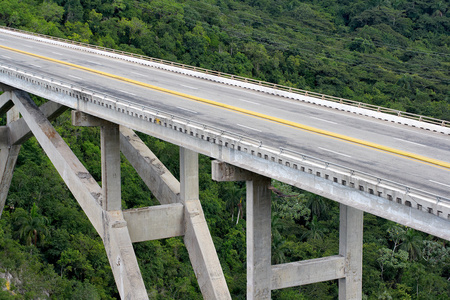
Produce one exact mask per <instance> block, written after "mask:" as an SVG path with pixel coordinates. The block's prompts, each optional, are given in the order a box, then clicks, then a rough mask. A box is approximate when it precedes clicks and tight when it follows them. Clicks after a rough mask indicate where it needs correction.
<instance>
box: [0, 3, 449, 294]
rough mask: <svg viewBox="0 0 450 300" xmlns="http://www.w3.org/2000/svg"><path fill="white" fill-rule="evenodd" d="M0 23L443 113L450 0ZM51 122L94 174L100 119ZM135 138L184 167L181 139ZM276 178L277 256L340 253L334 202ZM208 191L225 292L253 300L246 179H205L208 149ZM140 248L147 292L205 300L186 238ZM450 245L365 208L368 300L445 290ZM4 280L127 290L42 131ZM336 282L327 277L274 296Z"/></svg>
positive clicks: (53, 13) (21, 164) (60, 16)
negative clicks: (44, 144)
mask: <svg viewBox="0 0 450 300" xmlns="http://www.w3.org/2000/svg"><path fill="white" fill-rule="evenodd" d="M0 25H4V26H9V27H14V28H20V29H24V30H28V31H33V32H38V33H43V34H48V35H52V36H58V37H62V38H68V39H73V40H77V41H81V42H86V43H92V44H97V45H101V46H105V47H109V48H115V49H120V50H124V51H129V52H134V53H140V54H145V55H148V56H153V57H157V58H162V59H167V60H172V61H177V62H182V63H185V64H190V65H195V66H201V67H204V68H209V69H214V70H217V71H222V72H227V73H232V74H236V75H242V76H248V77H252V78H257V79H261V80H266V81H270V82H274V83H279V84H284V85H288V86H292V87H297V88H301V89H306V90H311V91H316V92H322V93H325V94H330V95H333V96H339V97H345V98H349V99H352V100H357V101H363V102H367V103H372V104H377V105H383V106H386V107H392V108H395V109H400V110H404V111H408V112H413V113H419V114H424V115H429V116H432V117H436V118H441V119H445V120H450V85H449V83H450V51H449V50H450V34H449V33H450V1H448V0H447V1H434V0H433V1H423V0H420V1H405V0H391V1H382V0H369V1H362V0H355V1H347V0H341V1H336V0H312V1H298V0H277V1H275V0H258V1H256V0H247V1H233V0H203V1H193V0H185V1H182V0H180V1H174V0H154V1H150V0H145V1H136V0H54V1H52V0H1V1H0ZM35 100H36V102H38V103H41V102H42V101H43V100H42V99H39V98H37V97H35ZM1 117H3V119H4V116H1ZM54 126H55V127H56V129H57V130H58V132H59V133H60V134H61V135H62V136H63V138H64V139H65V141H66V142H67V143H68V144H69V146H70V147H71V148H72V150H73V151H74V153H75V154H76V155H77V156H78V157H79V159H80V160H81V161H82V162H83V164H84V165H85V166H86V168H87V169H88V170H89V171H90V172H91V174H92V175H93V176H94V178H95V179H96V180H97V181H99V182H100V181H101V180H100V179H101V166H100V145H99V143H100V142H99V141H100V134H99V131H98V129H97V128H78V127H72V126H71V125H70V114H64V115H62V116H61V117H59V118H58V120H57V121H55V122H54ZM142 138H143V140H144V141H145V142H146V143H147V144H148V145H149V147H150V148H151V149H152V150H153V151H154V152H155V154H156V155H157V156H158V157H159V158H160V159H161V160H162V161H163V163H164V164H165V165H166V166H167V167H168V168H169V169H170V170H171V171H172V173H173V174H174V175H175V176H178V174H179V170H178V149H177V147H175V146H173V145H170V144H167V143H164V142H161V141H159V140H157V139H154V138H152V137H148V136H142ZM122 185H123V194H122V197H123V201H122V204H123V207H124V208H132V207H145V206H149V205H155V204H157V201H156V199H154V198H153V196H152V195H151V193H150V192H149V191H148V189H147V188H146V186H145V184H144V183H143V182H142V181H141V180H140V179H139V176H138V175H137V174H136V172H135V171H134V170H133V169H132V167H131V166H130V165H129V163H128V162H127V161H126V160H125V159H123V162H122ZM273 186H274V187H275V188H277V189H278V190H280V191H281V192H282V193H283V194H285V195H291V196H292V197H277V196H276V195H275V194H274V195H273V216H272V262H273V264H276V263H283V262H291V261H298V260H304V259H310V258H317V257H323V256H328V255H335V254H337V253H338V247H339V242H338V228H339V207H338V205H337V204H336V203H334V202H332V201H329V200H326V199H323V198H321V197H318V196H316V195H313V194H309V193H307V192H304V191H301V190H298V189H296V188H293V187H291V186H287V185H284V184H282V183H279V182H273ZM200 190H201V191H200V199H201V201H202V205H203V209H204V211H205V215H206V218H207V221H208V224H209V227H210V230H211V233H212V235H213V240H214V243H215V246H216V249H217V252H218V255H219V259H220V261H221V264H222V267H223V270H224V273H225V276H226V279H227V283H228V286H229V288H230V291H231V293H232V297H233V299H245V294H246V264H245V251H246V246H245V245H246V244H245V214H244V215H243V214H242V212H241V213H239V219H237V217H238V212H239V207H240V205H239V204H240V202H241V200H242V203H243V205H244V209H243V211H244V212H245V185H244V184H243V183H217V182H214V181H212V180H211V178H210V159H209V158H207V157H203V156H201V157H200ZM242 217H243V218H242ZM134 248H135V251H136V255H137V257H138V262H139V264H140V267H141V272H142V275H143V277H144V281H145V284H146V287H147V290H148V292H149V295H150V298H151V299H202V297H201V293H200V291H199V288H198V285H197V283H196V279H195V275H194V273H193V271H192V267H191V265H190V262H189V257H188V254H187V251H186V249H185V247H184V244H183V240H182V238H171V239H166V240H161V241H152V242H144V243H136V244H135V245H134ZM449 252H450V248H449V247H448V246H447V244H446V242H445V241H442V240H439V239H436V238H434V237H432V236H428V235H425V234H422V233H420V232H417V231H414V230H411V229H409V228H405V227H403V226H399V225H398V224H395V223H392V222H389V221H386V220H383V219H380V218H376V217H374V216H372V215H368V214H366V215H365V231H364V258H363V259H364V267H363V293H364V297H365V299H449V298H450V253H449ZM0 287H2V288H0V299H38V298H39V299H47V298H49V299H118V298H119V296H118V292H117V289H116V287H115V283H114V279H113V276H112V273H111V270H110V267H109V263H108V260H107V257H106V254H105V251H104V248H103V245H102V241H101V239H100V238H99V237H98V236H97V234H96V233H95V230H94V229H93V227H92V226H91V225H90V223H89V221H88V220H87V218H86V217H85V215H84V213H83V212H82V211H81V209H80V208H79V206H78V204H77V203H76V201H75V200H74V199H73V197H72V196H71V194H70V192H69V191H68V189H67V188H66V187H65V185H64V183H63V182H62V180H61V179H60V177H59V175H58V174H57V172H56V171H55V169H54V168H53V167H52V165H51V163H50V161H49V160H48V158H47V157H46V156H45V154H44V153H43V152H42V150H41V148H40V146H39V145H38V144H37V142H36V140H35V139H34V138H33V139H30V140H29V141H27V142H26V143H25V144H24V145H23V146H22V149H21V152H20V156H19V158H18V162H17V167H16V169H15V172H14V177H13V182H12V184H11V189H10V191H9V195H8V198H7V205H6V207H5V211H4V213H3V215H2V217H1V219H0ZM337 291H338V285H337V282H336V281H330V282H323V283H318V284H313V285H308V286H303V287H296V288H289V289H283V290H278V291H273V299H336V298H337Z"/></svg>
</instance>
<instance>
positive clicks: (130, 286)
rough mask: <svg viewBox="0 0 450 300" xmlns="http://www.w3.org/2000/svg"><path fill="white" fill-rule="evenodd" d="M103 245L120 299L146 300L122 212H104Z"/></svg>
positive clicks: (146, 296) (145, 292)
mask: <svg viewBox="0 0 450 300" xmlns="http://www.w3.org/2000/svg"><path fill="white" fill-rule="evenodd" d="M104 226H105V236H104V237H103V243H104V245H105V249H106V253H107V255H108V259H109V264H110V265H111V269H112V271H113V274H114V279H115V281H116V284H117V289H118V290H119V293H120V298H121V299H130V300H134V299H139V300H141V299H148V295H147V291H146V289H145V286H144V281H143V280H142V275H141V271H140V269H139V265H138V262H137V259H136V255H135V253H134V249H133V245H132V244H131V239H130V234H129V233H128V228H127V222H126V221H125V220H124V218H123V214H122V211H120V210H117V211H107V212H105V221H104Z"/></svg>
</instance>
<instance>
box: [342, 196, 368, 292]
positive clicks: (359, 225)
mask: <svg viewBox="0 0 450 300" xmlns="http://www.w3.org/2000/svg"><path fill="white" fill-rule="evenodd" d="M363 217H364V215H363V211H361V210H359V209H356V208H353V207H350V206H347V205H344V204H341V205H340V227H339V254H340V255H342V256H343V257H344V258H345V270H346V272H345V277H344V278H341V279H339V300H350V299H352V300H353V299H354V300H357V299H361V298H362V246H363Z"/></svg>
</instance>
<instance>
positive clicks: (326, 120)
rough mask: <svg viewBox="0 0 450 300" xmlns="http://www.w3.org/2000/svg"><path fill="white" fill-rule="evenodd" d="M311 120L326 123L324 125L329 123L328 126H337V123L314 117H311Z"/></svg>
mask: <svg viewBox="0 0 450 300" xmlns="http://www.w3.org/2000/svg"><path fill="white" fill-rule="evenodd" d="M311 119H314V120H319V121H322V122H326V123H330V124H336V125H337V124H338V123H336V122H333V121H328V120H325V119H321V118H316V117H311Z"/></svg>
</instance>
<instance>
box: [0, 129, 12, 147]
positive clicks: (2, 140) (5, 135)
mask: <svg viewBox="0 0 450 300" xmlns="http://www.w3.org/2000/svg"><path fill="white" fill-rule="evenodd" d="M9 141H10V139H9V127H8V126H0V149H4V148H8V147H9V146H10V142H9Z"/></svg>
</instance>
